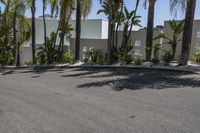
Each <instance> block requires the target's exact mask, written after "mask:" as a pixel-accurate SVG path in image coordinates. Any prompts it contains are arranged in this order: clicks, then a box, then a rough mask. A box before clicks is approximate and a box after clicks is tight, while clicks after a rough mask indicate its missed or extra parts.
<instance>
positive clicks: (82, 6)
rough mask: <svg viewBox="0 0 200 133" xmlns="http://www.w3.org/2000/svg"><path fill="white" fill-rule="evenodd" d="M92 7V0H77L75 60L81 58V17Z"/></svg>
mask: <svg viewBox="0 0 200 133" xmlns="http://www.w3.org/2000/svg"><path fill="white" fill-rule="evenodd" d="M91 7H92V0H76V41H75V62H78V61H79V60H80V39H81V18H82V17H83V18H85V17H86V16H87V15H88V14H89V13H90V10H91Z"/></svg>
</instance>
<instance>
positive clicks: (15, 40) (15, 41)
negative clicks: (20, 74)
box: [13, 9, 17, 65]
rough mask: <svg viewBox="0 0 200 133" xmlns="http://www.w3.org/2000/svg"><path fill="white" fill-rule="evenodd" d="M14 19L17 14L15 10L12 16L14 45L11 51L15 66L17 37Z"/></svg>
mask: <svg viewBox="0 0 200 133" xmlns="http://www.w3.org/2000/svg"><path fill="white" fill-rule="evenodd" d="M16 18H17V12H16V9H15V11H14V16H13V43H14V51H13V56H14V58H15V63H16V65H17V58H16V48H17V46H16V45H17V44H16V43H17V37H16V36H17V35H16V32H17V30H16Z"/></svg>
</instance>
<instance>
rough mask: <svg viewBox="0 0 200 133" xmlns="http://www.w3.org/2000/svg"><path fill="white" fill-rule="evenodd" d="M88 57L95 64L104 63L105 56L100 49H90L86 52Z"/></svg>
mask: <svg viewBox="0 0 200 133" xmlns="http://www.w3.org/2000/svg"><path fill="white" fill-rule="evenodd" d="M87 55H88V58H91V61H92V62H94V63H96V64H101V65H102V64H104V63H105V57H104V55H103V52H102V50H100V49H97V50H95V49H91V50H90V51H89V52H88V53H87Z"/></svg>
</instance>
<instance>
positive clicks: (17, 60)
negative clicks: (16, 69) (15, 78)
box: [16, 43, 20, 66]
mask: <svg viewBox="0 0 200 133" xmlns="http://www.w3.org/2000/svg"><path fill="white" fill-rule="evenodd" d="M16 53H17V57H16V66H20V43H17V51H16Z"/></svg>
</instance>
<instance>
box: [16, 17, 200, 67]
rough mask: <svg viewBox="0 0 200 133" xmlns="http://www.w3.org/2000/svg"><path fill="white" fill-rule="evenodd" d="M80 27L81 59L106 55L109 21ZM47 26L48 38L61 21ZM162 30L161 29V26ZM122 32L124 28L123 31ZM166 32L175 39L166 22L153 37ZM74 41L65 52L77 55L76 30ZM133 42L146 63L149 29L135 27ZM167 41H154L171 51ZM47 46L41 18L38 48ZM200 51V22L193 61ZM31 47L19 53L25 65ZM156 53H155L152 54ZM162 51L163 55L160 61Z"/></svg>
mask: <svg viewBox="0 0 200 133" xmlns="http://www.w3.org/2000/svg"><path fill="white" fill-rule="evenodd" d="M70 23H71V25H72V27H73V28H74V29H75V24H76V21H75V20H71V21H70ZM81 23H82V27H81V44H80V57H81V59H84V58H85V54H86V53H87V52H88V51H89V50H90V49H92V48H94V49H101V50H102V51H103V53H104V54H106V53H107V37H108V22H107V21H105V20H102V19H86V20H83V21H82V22H81ZM46 25H47V36H49V35H50V34H51V32H56V30H57V27H58V19H51V18H47V19H46ZM159 27H162V26H159ZM121 29H122V28H121ZM161 33H164V34H165V35H166V36H168V37H170V38H172V31H171V29H170V27H169V22H168V21H165V23H164V27H163V29H162V28H158V27H157V28H155V29H154V38H155V37H157V36H158V35H159V34H161ZM71 34H72V36H71V40H69V41H67V40H66V41H65V50H66V51H67V50H70V51H71V52H73V53H74V52H75V30H73V31H72V32H71ZM122 34H123V32H122V31H121V30H120V31H118V37H119V39H118V45H119V47H120V45H121V42H122ZM181 39H182V35H180V40H181ZM131 41H132V45H133V50H132V57H133V58H135V56H138V55H139V56H141V57H142V59H143V60H145V57H146V55H145V51H146V45H145V43H146V29H139V30H138V28H136V29H135V30H133V31H132V33H131ZM165 41H166V40H164V39H157V40H154V41H153V44H162V46H163V49H164V50H171V46H170V45H169V44H166V43H165ZM43 43H44V28H43V20H42V18H36V47H38V46H41V45H42V44H43ZM56 45H59V37H58V38H57V42H56ZM181 45H182V41H179V43H178V45H177V49H176V56H175V59H176V60H178V59H179V57H180V54H181ZM198 49H200V20H195V21H194V28H193V35H192V44H191V52H190V59H191V58H192V55H194V53H195V52H196V51H197V50H198ZM31 51H32V48H31V41H29V42H26V43H24V44H23V45H22V46H21V52H20V59H21V60H20V62H21V64H24V62H25V61H30V60H32V53H31ZM152 53H153V52H152ZM162 54H163V52H161V54H160V58H161V56H162Z"/></svg>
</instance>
